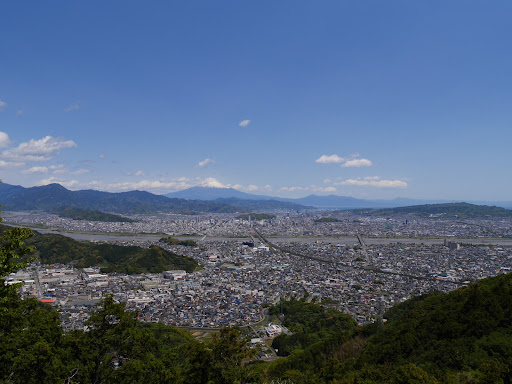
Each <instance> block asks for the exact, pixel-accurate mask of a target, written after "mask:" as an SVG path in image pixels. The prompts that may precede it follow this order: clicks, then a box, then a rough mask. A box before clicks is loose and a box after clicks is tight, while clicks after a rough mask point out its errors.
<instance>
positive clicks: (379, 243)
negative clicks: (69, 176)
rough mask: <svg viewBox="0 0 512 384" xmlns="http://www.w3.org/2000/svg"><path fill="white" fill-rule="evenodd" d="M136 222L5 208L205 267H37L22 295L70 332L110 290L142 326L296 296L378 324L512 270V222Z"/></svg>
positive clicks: (51, 228) (241, 315)
mask: <svg viewBox="0 0 512 384" xmlns="http://www.w3.org/2000/svg"><path fill="white" fill-rule="evenodd" d="M255 217H257V216H255ZM130 218H131V219H133V220H135V222H131V223H130V222H122V223H108V222H90V221H84V220H72V219H67V218H62V217H59V216H56V215H53V214H47V213H42V212H37V213H34V212H31V213H27V212H5V213H4V220H5V222H6V223H10V224H16V225H21V226H28V227H32V228H34V229H36V230H38V231H40V232H53V233H62V234H65V235H68V236H72V237H75V238H77V239H79V240H81V241H86V240H88V241H94V242H100V243H102V242H109V243H114V244H118V245H137V246H140V247H146V248H147V247H149V246H151V245H154V244H156V245H158V246H160V247H162V248H164V249H167V250H170V251H172V252H174V253H176V254H180V255H187V256H190V257H192V258H194V259H195V260H196V261H197V262H198V263H199V264H200V266H201V267H200V268H198V270H197V271H195V272H193V273H186V272H185V271H179V270H178V271H164V272H163V273H159V274H142V275H123V274H118V273H110V274H107V273H102V272H101V271H100V268H98V267H90V268H83V269H77V268H74V266H73V265H72V264H69V265H59V264H57V265H40V264H39V263H37V262H36V263H33V264H32V265H31V266H30V267H29V268H28V269H26V270H22V271H19V272H17V273H16V274H12V275H11V276H9V277H8V281H9V282H11V283H13V282H20V281H23V282H24V283H25V284H24V285H23V287H22V288H21V290H22V295H24V296H35V297H38V298H40V299H41V300H42V301H44V302H48V303H51V304H52V305H54V306H55V307H56V308H57V309H58V310H59V312H60V314H61V318H62V324H63V327H64V329H66V330H70V329H81V328H83V327H84V322H85V321H86V319H87V318H88V316H89V313H90V312H91V310H92V309H94V308H95V305H96V304H97V303H98V302H99V301H100V300H101V299H102V298H103V297H105V296H106V295H108V294H112V295H113V296H114V299H115V300H116V301H119V302H126V303H127V308H128V309H136V310H137V311H138V312H139V319H140V320H142V321H146V322H155V323H156V322H162V323H165V324H173V325H178V326H185V327H190V328H204V329H212V328H221V327H224V326H234V325H239V326H251V325H252V324H256V323H262V322H265V308H266V307H268V306H269V305H271V304H276V303H279V302H282V301H285V300H289V299H291V298H305V300H306V301H313V302H318V303H323V304H324V305H326V306H329V307H332V308H336V309H338V310H341V311H343V312H345V313H348V314H350V315H351V316H352V317H353V318H354V319H355V320H356V321H357V322H358V323H359V324H366V323H371V322H375V321H377V320H379V319H380V317H381V316H382V313H384V311H385V310H386V309H388V308H390V307H391V306H393V305H394V304H397V303H400V302H402V301H404V300H406V299H408V298H410V297H412V296H415V295H421V294H423V293H427V292H430V291H450V290H453V289H456V288H458V287H460V286H461V285H467V284H469V283H470V282H474V281H477V280H479V279H482V278H485V277H489V276H495V275H498V274H503V273H507V272H509V271H510V268H511V267H512V219H510V218H506V219H504V218H483V219H460V218H457V217H453V218H449V219H446V218H444V219H437V218H435V217H425V218H419V217H411V216H410V215H407V216H405V215H404V216H393V217H373V216H366V215H364V214H356V213H353V212H349V211H312V212H307V213H304V212H279V213H274V214H273V215H269V216H268V218H267V219H264V220H255V219H251V218H238V217H237V216H236V215H234V214H209V215H193V216H192V215H177V214H161V215H153V216H147V215H134V216H130ZM163 235H171V236H174V237H176V238H180V239H190V240H193V244H194V246H184V245H172V244H167V243H163V242H161V241H160V239H161V238H162V236H163ZM265 329H266V330H267V332H266V333H267V334H269V333H271V332H272V331H269V329H270V328H269V327H267V328H262V331H261V333H262V335H261V336H264V333H265V331H264V330H265Z"/></svg>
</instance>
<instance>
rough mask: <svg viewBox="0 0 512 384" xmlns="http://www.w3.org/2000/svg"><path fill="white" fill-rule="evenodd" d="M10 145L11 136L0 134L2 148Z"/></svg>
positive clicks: (0, 146)
mask: <svg viewBox="0 0 512 384" xmlns="http://www.w3.org/2000/svg"><path fill="white" fill-rule="evenodd" d="M10 144H11V140H10V139H9V135H8V134H7V133H5V132H0V148H5V147H8V146H9V145H10Z"/></svg>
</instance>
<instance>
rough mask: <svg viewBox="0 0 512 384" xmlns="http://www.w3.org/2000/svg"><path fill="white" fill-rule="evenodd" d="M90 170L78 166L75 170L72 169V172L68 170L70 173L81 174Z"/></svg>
mask: <svg viewBox="0 0 512 384" xmlns="http://www.w3.org/2000/svg"><path fill="white" fill-rule="evenodd" d="M89 172H91V171H90V170H88V169H83V168H80V169H77V170H76V171H73V172H70V173H71V174H72V175H83V174H85V173H89ZM54 173H57V172H54Z"/></svg>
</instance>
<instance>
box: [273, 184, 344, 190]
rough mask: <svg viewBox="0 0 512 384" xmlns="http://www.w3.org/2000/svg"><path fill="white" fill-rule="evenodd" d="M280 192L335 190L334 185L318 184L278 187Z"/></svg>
mask: <svg viewBox="0 0 512 384" xmlns="http://www.w3.org/2000/svg"><path fill="white" fill-rule="evenodd" d="M279 191H280V192H296V191H308V192H336V188H335V187H325V188H324V187H319V186H318V185H310V186H309V187H282V188H281V189H279Z"/></svg>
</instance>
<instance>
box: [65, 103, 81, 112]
mask: <svg viewBox="0 0 512 384" xmlns="http://www.w3.org/2000/svg"><path fill="white" fill-rule="evenodd" d="M78 109H80V104H78V103H73V104H70V105H68V106H67V107H66V108H64V112H71V111H76V110H78Z"/></svg>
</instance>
